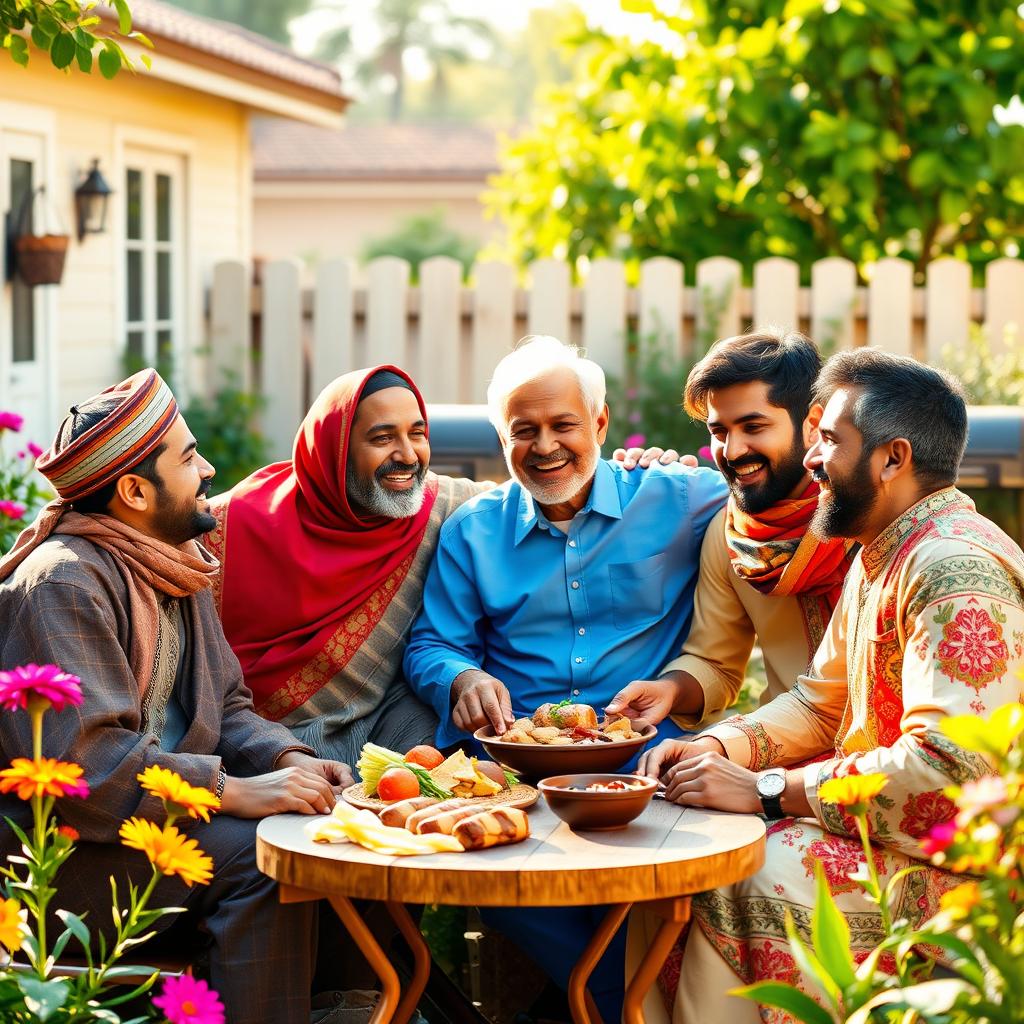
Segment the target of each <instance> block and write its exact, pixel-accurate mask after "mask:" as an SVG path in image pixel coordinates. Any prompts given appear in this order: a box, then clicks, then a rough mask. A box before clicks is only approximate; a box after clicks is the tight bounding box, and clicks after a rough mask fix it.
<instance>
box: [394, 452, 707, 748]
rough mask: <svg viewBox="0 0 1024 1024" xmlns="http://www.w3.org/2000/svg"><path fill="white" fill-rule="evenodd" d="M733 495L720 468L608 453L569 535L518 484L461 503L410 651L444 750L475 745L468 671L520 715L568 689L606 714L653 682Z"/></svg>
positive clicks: (675, 642)
mask: <svg viewBox="0 0 1024 1024" xmlns="http://www.w3.org/2000/svg"><path fill="white" fill-rule="evenodd" d="M725 498H726V485H725V482H724V481H723V479H722V477H721V476H720V474H719V473H718V472H717V471H715V470H710V469H691V468H688V467H685V466H679V465H673V466H660V465H656V466H652V467H651V468H650V469H646V470H640V469H637V470H632V471H627V470H625V469H623V468H622V466H621V465H620V464H619V463H617V462H604V461H600V460H599V461H598V464H597V471H596V473H595V476H594V484H593V487H592V488H591V491H590V496H589V498H588V500H587V503H586V505H585V506H584V507H583V508H582V509H581V510H580V511H579V512H577V513H576V515H575V516H574V517H573V519H572V520H571V522H570V523H569V530H568V534H564V533H562V532H561V531H560V530H559V529H558V528H557V527H554V526H552V525H551V524H550V523H549V522H548V521H547V519H545V517H544V514H543V512H542V511H541V510H540V508H539V507H538V506H537V504H536V503H535V502H534V500H533V498H532V496H531V495H530V493H529V491H527V490H525V489H524V488H523V487H522V486H521V485H520V484H519V483H517V482H516V481H514V480H513V481H509V482H508V483H505V484H503V485H502V486H501V487H497V488H495V489H494V490H493V491H488V492H486V493H485V494H481V495H478V496H477V497H476V498H473V499H472V500H470V501H468V502H467V503H466V504H465V505H463V506H462V507H461V508H460V509H459V510H458V511H457V512H455V514H454V515H452V516H451V517H450V518H449V519H448V521H447V522H446V523H445V524H444V526H443V527H442V528H441V536H440V541H439V543H438V548H437V553H436V555H435V557H434V563H433V565H432V566H431V568H430V572H429V574H428V576H427V582H426V586H425V588H424V592H423V611H422V612H421V613H420V616H419V618H418V619H417V620H416V623H415V625H414V626H413V629H412V634H411V636H410V640H409V645H408V647H407V648H406V651H405V662H404V669H405V675H406V678H407V679H408V680H409V683H410V685H411V686H412V688H413V689H414V690H415V691H416V692H417V693H418V694H419V696H420V698H421V699H422V700H423V701H424V702H425V703H427V704H430V705H432V706H433V708H434V709H435V711H437V714H438V717H439V718H440V719H441V725H440V727H439V728H438V733H437V743H438V745H439V746H445V745H448V744H450V743H456V742H459V741H460V740H464V739H465V733H463V732H462V731H461V730H459V729H458V728H456V727H455V726H454V725H453V724H452V721H451V703H450V692H451V686H452V682H453V681H454V679H455V677H456V676H458V675H459V674H460V673H461V672H465V671H466V670H467V669H473V668H477V669H483V670H484V671H485V672H489V673H490V674H491V675H493V676H496V677H497V678H498V679H500V680H501V681H502V682H503V683H504V684H505V685H506V686H507V687H508V689H509V692H510V694H511V697H512V707H513V709H514V711H515V713H516V717H520V716H523V715H532V714H533V712H534V711H535V710H536V709H537V708H538V707H539V706H540V705H541V704H544V703H545V702H547V701H553V702H558V701H560V700H563V699H564V698H566V697H569V698H572V700H573V702H574V703H582V704H590V705H593V706H594V707H595V708H602V707H604V706H605V705H606V704H608V702H609V701H610V700H611V699H612V697H613V696H614V695H615V694H616V693H617V692H618V690H619V689H621V688H622V687H623V686H624V685H625V684H626V683H628V682H629V681H630V680H632V679H649V678H652V677H655V676H656V675H657V674H658V673H659V672H660V670H661V669H662V667H663V666H664V665H665V663H666V662H667V661H668V660H669V659H670V658H672V657H675V655H677V654H678V653H679V649H680V647H681V646H682V641H683V639H684V638H685V637H686V634H687V631H688V630H689V628H690V617H691V614H692V612H693V592H694V585H695V583H696V576H697V568H698V565H699V564H700V546H701V540H702V539H703V537H704V531H705V530H706V529H707V526H708V523H709V522H710V521H711V519H712V518H713V517H714V515H715V513H716V512H717V511H718V510H719V509H720V508H721V507H722V505H723V504H724V503H725Z"/></svg>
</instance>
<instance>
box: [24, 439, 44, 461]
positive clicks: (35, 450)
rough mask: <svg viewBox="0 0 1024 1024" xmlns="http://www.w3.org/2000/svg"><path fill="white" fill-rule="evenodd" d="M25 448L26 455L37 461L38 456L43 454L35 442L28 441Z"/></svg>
mask: <svg viewBox="0 0 1024 1024" xmlns="http://www.w3.org/2000/svg"><path fill="white" fill-rule="evenodd" d="M25 447H26V448H27V449H28V453H29V455H31V456H32V458H33V459H38V458H39V456H40V455H42V454H43V449H42V448H40V447H39V445H37V444H36V443H35V441H29V442H28V443H27V444H26V445H25Z"/></svg>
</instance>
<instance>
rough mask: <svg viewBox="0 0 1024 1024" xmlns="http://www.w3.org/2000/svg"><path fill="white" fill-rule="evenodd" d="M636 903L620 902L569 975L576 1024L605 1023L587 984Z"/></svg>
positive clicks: (570, 996) (599, 927) (610, 911)
mask: <svg viewBox="0 0 1024 1024" xmlns="http://www.w3.org/2000/svg"><path fill="white" fill-rule="evenodd" d="M632 905H633V904H632V903H616V904H615V905H614V906H613V907H612V908H611V909H610V910H609V911H608V913H607V914H606V915H605V918H604V920H603V921H602V922H601V924H600V925H599V926H598V929H597V931H596V932H594V934H593V936H592V937H591V939H590V942H588V943H587V948H586V949H585V950H583V954H582V955H581V956H580V958H579V960H578V961H577V962H576V966H575V967H574V968H573V969H572V974H570V975H569V1012H570V1013H571V1014H572V1019H573V1021H574V1024H602V1021H601V1015H600V1014H599V1013H598V1012H597V1007H596V1006H595V1005H594V1000H593V998H592V997H591V995H590V993H589V992H588V991H587V982H588V981H590V975H591V974H592V973H593V972H594V968H595V967H596V966H597V962H598V960H600V959H601V957H602V956H604V953H605V950H606V949H607V948H608V945H609V943H610V942H611V941H612V939H613V938H614V937H615V933H616V932H617V931H618V930H619V926H620V925H621V924H622V922H623V921H625V920H626V915H627V914H628V913H629V908H630V907H631V906H632Z"/></svg>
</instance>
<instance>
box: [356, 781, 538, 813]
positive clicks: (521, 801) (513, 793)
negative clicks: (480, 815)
mask: <svg viewBox="0 0 1024 1024" xmlns="http://www.w3.org/2000/svg"><path fill="white" fill-rule="evenodd" d="M539 796H540V792H539V791H538V790H536V789H534V788H533V786H528V785H526V783H525V782H520V783H519V784H518V785H516V786H513V787H512V788H511V789H503V790H502V791H501V792H500V793H495V794H494V796H472V797H464V798H463V799H466V800H471V801H472V802H473V803H475V804H476V803H478V804H479V805H480V810H485V809H486V808H488V807H491V806H499V805H501V806H504V807H532V806H533V805H534V804H535V803H536V802H537V798H538V797H539ZM341 798H342V800H344V801H345V802H346V803H350V804H351V805H352V806H353V807H360V808H363V809H364V810H368V811H382V810H384V808H385V807H391V806H392V805H393V804H396V803H401V801H400V800H392V801H390V802H388V801H386V800H381V799H379V798H378V797H375V796H370V795H369V794H367V792H366V788H365V787H364V786H363V784H362V783H361V782H357V783H356V784H355V785H354V786H349V787H348V789H346V790H343V791H342V794H341ZM453 799H455V798H453Z"/></svg>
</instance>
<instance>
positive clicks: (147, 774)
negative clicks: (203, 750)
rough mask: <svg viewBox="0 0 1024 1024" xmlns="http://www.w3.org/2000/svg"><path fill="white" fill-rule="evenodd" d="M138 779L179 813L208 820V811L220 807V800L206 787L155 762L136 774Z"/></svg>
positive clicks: (143, 786) (149, 790) (144, 787)
mask: <svg viewBox="0 0 1024 1024" xmlns="http://www.w3.org/2000/svg"><path fill="white" fill-rule="evenodd" d="M138 780H139V782H141V783H142V788H143V789H145V790H147V791H148V792H150V793H152V794H153V795H154V796H158V797H159V798H160V799H161V800H163V802H164V803H165V804H171V805H173V806H172V807H169V808H168V809H169V810H172V811H176V812H178V813H179V814H182V813H187V814H188V815H189V816H190V817H192V818H202V819H203V821H209V820H210V811H215V810H217V809H218V808H219V807H220V801H219V800H218V799H217V798H216V797H215V796H214V795H213V794H212V793H211V792H210V791H209V790H208V789H203V788H202V787H201V786H193V785H192V784H191V783H188V782H186V781H185V780H184V779H183V778H182V777H181V776H180V775H178V773H177V772H172V771H171V770H170V769H169V768H161V767H160V766H159V765H157V764H153V765H150V766H149V767H148V768H147V769H146V770H145V771H144V772H142V773H141V774H140V775H139V776H138Z"/></svg>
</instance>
